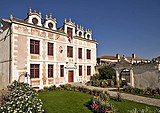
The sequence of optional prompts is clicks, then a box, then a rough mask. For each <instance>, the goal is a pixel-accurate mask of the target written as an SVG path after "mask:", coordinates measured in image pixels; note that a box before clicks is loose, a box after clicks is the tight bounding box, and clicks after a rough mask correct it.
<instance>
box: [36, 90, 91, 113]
mask: <svg viewBox="0 0 160 113" xmlns="http://www.w3.org/2000/svg"><path fill="white" fill-rule="evenodd" d="M39 97H40V98H41V99H42V102H43V103H44V104H43V106H44V109H45V111H46V113H92V111H90V110H89V109H88V108H87V107H86V105H87V103H88V102H89V100H90V98H91V95H88V94H85V93H81V92H73V91H64V90H62V91H61V90H55V91H50V92H42V93H40V94H39Z"/></svg>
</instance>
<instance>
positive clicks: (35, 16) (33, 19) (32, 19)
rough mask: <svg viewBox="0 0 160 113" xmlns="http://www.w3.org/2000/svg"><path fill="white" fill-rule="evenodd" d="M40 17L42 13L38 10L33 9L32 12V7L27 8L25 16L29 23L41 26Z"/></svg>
mask: <svg viewBox="0 0 160 113" xmlns="http://www.w3.org/2000/svg"><path fill="white" fill-rule="evenodd" d="M41 19H42V14H41V12H40V11H39V12H37V11H36V10H34V11H33V12H32V9H31V8H30V9H29V12H28V18H27V22H28V23H31V24H33V25H37V26H42V23H41Z"/></svg>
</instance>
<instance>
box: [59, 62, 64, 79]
mask: <svg viewBox="0 0 160 113" xmlns="http://www.w3.org/2000/svg"><path fill="white" fill-rule="evenodd" d="M60 77H64V65H60Z"/></svg>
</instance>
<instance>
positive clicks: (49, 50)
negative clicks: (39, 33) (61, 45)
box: [48, 42, 53, 56]
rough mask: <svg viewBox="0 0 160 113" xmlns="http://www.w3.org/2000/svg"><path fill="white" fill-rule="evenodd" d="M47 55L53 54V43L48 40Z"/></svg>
mask: <svg viewBox="0 0 160 113" xmlns="http://www.w3.org/2000/svg"><path fill="white" fill-rule="evenodd" d="M48 55H51V56H53V43H49V42H48Z"/></svg>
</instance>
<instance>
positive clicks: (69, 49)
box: [67, 46, 73, 58]
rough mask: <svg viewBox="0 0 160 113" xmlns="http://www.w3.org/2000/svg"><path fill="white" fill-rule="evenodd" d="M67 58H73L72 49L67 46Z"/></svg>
mask: <svg viewBox="0 0 160 113" xmlns="http://www.w3.org/2000/svg"><path fill="white" fill-rule="evenodd" d="M67 57H70V58H73V47H72V46H67Z"/></svg>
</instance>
